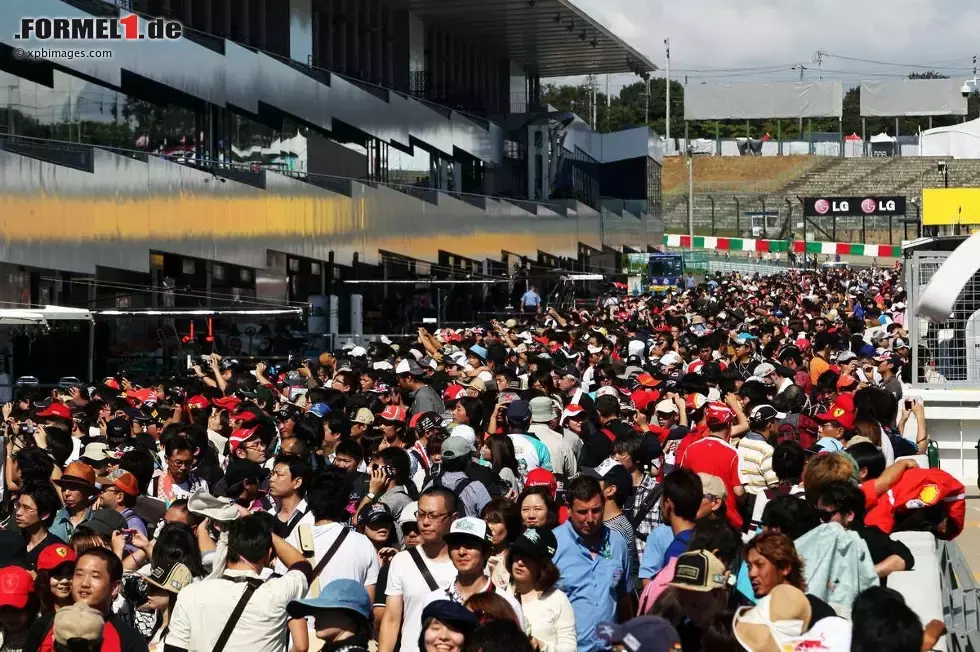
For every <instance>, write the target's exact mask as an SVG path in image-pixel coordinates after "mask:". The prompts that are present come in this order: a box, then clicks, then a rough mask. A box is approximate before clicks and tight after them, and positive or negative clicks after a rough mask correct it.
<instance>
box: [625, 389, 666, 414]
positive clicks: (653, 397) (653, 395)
mask: <svg viewBox="0 0 980 652" xmlns="http://www.w3.org/2000/svg"><path fill="white" fill-rule="evenodd" d="M630 399H631V400H632V401H633V405H634V407H636V409H637V410H639V411H640V412H646V409H647V406H649V405H650V404H651V403H653V402H654V401H657V400H659V399H660V392H658V391H656V390H654V389H639V390H637V391H635V392H633V395H632V396H631V397H630Z"/></svg>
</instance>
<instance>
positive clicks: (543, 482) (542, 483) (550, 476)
mask: <svg viewBox="0 0 980 652" xmlns="http://www.w3.org/2000/svg"><path fill="white" fill-rule="evenodd" d="M524 486H525V487H547V488H548V493H549V494H551V498H552V500H554V498H555V496H556V495H557V494H558V480H557V479H555V474H554V473H552V472H551V471H549V470H548V469H543V468H541V467H538V468H536V469H532V470H531V471H530V472H529V473H528V474H527V479H525V481H524Z"/></svg>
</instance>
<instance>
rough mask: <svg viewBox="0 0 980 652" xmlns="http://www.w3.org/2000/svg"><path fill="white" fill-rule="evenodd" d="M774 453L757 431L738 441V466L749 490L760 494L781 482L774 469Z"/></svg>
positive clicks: (746, 488)
mask: <svg viewBox="0 0 980 652" xmlns="http://www.w3.org/2000/svg"><path fill="white" fill-rule="evenodd" d="M772 453H773V447H772V446H771V445H770V444H769V443H768V442H767V441H766V440H765V438H763V436H762V435H760V434H759V433H757V432H750V433H748V434H747V435H746V436H745V437H742V439H741V441H739V442H738V466H739V471H740V472H741V473H742V479H743V480H745V490H746V491H747V492H749V493H752V494H758V493H761V492H763V491H765V490H766V488H767V487H774V486H776V484H778V483H779V479H778V478H777V477H776V473H775V472H774V471H773V470H772Z"/></svg>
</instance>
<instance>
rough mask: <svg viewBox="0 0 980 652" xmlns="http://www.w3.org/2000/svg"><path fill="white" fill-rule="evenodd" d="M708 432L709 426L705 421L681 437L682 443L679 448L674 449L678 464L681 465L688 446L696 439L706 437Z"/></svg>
mask: <svg viewBox="0 0 980 652" xmlns="http://www.w3.org/2000/svg"><path fill="white" fill-rule="evenodd" d="M707 434H708V426H707V425H706V424H704V423H699V424H697V425H695V426H694V428H692V429H691V432H689V433H687V434H686V435H684V438H683V439H681V443H679V444H678V445H677V450H676V451H674V459H675V460H677V464H678V465H680V463H681V460H682V459H684V452H685V451H687V449H688V447H689V446H690V445H691V444H693V443H694V442H696V441H700V440H702V439H704V437H705V435H707Z"/></svg>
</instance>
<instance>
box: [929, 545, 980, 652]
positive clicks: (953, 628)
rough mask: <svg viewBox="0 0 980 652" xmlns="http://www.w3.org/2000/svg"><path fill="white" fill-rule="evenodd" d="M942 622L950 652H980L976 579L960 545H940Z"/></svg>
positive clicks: (978, 588)
mask: <svg viewBox="0 0 980 652" xmlns="http://www.w3.org/2000/svg"><path fill="white" fill-rule="evenodd" d="M937 554H938V555H939V568H940V571H941V573H942V575H941V577H940V586H941V588H942V600H943V620H944V621H945V623H946V630H947V633H946V645H947V649H948V650H949V651H950V652H980V600H978V595H977V594H978V591H980V587H978V586H977V583H976V580H974V578H973V573H972V572H971V570H970V566H969V564H967V562H966V559H965V558H964V557H963V552H962V551H961V550H960V548H959V546H958V545H956V543H954V542H952V541H941V542H940V543H939V550H938V553H937Z"/></svg>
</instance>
